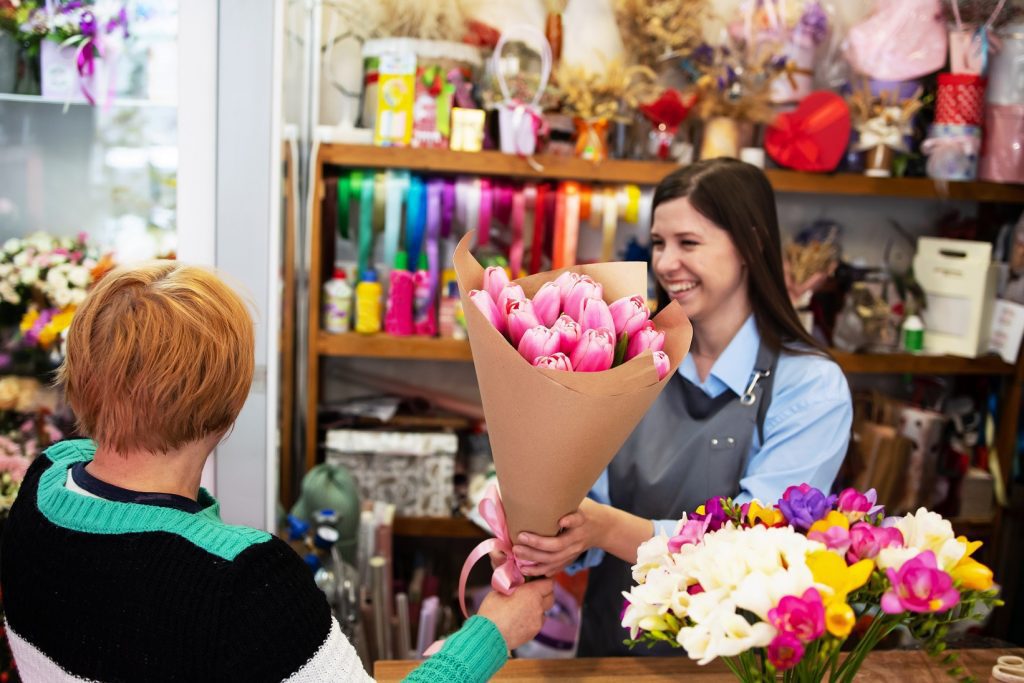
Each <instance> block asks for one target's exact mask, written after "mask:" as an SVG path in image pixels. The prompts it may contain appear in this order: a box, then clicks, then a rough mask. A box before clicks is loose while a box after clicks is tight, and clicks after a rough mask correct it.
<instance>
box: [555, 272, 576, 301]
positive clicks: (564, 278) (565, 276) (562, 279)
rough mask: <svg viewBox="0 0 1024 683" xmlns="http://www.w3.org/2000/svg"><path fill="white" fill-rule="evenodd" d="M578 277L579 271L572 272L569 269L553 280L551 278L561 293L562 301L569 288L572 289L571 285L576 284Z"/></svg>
mask: <svg viewBox="0 0 1024 683" xmlns="http://www.w3.org/2000/svg"><path fill="white" fill-rule="evenodd" d="M579 279H580V274H579V273H574V272H572V271H571V270H567V271H565V272H564V273H562V274H561V275H559V276H558V277H556V278H555V279H554V280H552V282H553V283H555V286H556V287H558V291H559V293H561V295H562V301H565V297H566V295H567V294H568V293H569V290H570V289H572V286H573V285H574V284H576V281H577V280H579Z"/></svg>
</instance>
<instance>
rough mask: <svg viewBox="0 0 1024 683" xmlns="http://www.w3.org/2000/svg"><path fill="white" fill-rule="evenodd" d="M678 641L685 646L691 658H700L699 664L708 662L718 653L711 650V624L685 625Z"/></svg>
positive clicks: (680, 631) (677, 638)
mask: <svg viewBox="0 0 1024 683" xmlns="http://www.w3.org/2000/svg"><path fill="white" fill-rule="evenodd" d="M676 641H677V642H678V643H679V644H680V645H682V646H683V649H685V650H686V654H687V655H689V657H690V659H696V660H699V661H698V662H697V663H698V664H707V663H708V662H710V661H711V660H712V659H714V658H715V657H716V656H717V653H715V652H714V651H713V650H711V628H710V624H697V625H696V626H684V627H683V628H681V629H679V635H677V636H676Z"/></svg>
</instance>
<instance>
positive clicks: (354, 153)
mask: <svg viewBox="0 0 1024 683" xmlns="http://www.w3.org/2000/svg"><path fill="white" fill-rule="evenodd" d="M320 164H321V165H327V166H335V167H345V168H379V169H388V168H395V169H407V170H410V171H421V172H426V173H451V174H464V175H488V176H507V177H514V178H528V179H534V180H580V181H585V182H593V183H636V184H638V185H654V184H657V183H658V182H659V181H660V180H661V179H662V178H664V177H665V176H666V175H668V174H669V173H670V172H672V170H674V169H675V168H677V166H676V165H675V164H670V163H665V162H659V161H617V160H606V161H602V162H599V163H595V162H592V161H586V160H584V159H577V158H575V157H560V156H550V155H543V154H541V155H537V156H535V157H533V158H532V159H530V160H527V159H525V158H523V157H517V156H513V155H511V154H502V153H501V152H453V151H451V150H447V149H410V148H404V147H371V146H368V145H339V144H330V145H323V146H321V147H320ZM767 174H768V179H769V180H771V183H772V186H773V187H774V188H775V190H776V191H777V192H798V193H809V194H831V195H861V196H876V197H903V198H907V199H954V200H963V201H972V202H1007V203H1024V186H1021V185H1001V184H998V183H986V182H962V183H961V182H949V183H943V182H936V181H933V180H931V179H929V178H869V177H867V176H865V175H860V174H853V173H837V174H831V175H825V174H821V173H801V172H799V171H781V170H769V171H767Z"/></svg>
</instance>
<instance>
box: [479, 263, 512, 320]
mask: <svg viewBox="0 0 1024 683" xmlns="http://www.w3.org/2000/svg"><path fill="white" fill-rule="evenodd" d="M508 283H509V280H508V273H506V272H505V269H504V268H499V267H498V266H491V267H490V268H488V269H487V270H485V271H484V285H483V286H484V291H486V292H487V293H488V294H490V295H491V299H493V300H494V303H498V295H500V294H501V290H503V289H505V285H507V284H508ZM501 310H502V311H504V310H505V309H504V308H503V309H501Z"/></svg>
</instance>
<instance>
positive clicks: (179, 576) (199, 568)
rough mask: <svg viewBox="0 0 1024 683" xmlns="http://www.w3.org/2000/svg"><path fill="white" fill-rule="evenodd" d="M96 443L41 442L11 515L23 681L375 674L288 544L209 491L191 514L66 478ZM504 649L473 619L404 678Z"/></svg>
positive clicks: (483, 659)
mask: <svg viewBox="0 0 1024 683" xmlns="http://www.w3.org/2000/svg"><path fill="white" fill-rule="evenodd" d="M94 452H95V445H94V444H93V443H92V442H91V441H65V442H62V443H59V444H56V445H54V446H52V447H51V448H50V449H48V450H47V451H46V453H45V454H44V455H43V456H40V457H39V459H38V460H36V462H34V463H33V464H32V467H31V468H30V469H29V472H28V474H27V475H26V477H25V481H24V482H23V484H22V488H21V491H20V493H19V495H18V499H17V501H16V502H15V504H14V507H13V508H12V509H11V513H10V517H9V518H8V520H7V524H6V528H5V532H4V538H3V547H2V553H0V559H2V566H0V583H2V588H3V598H4V608H5V610H6V613H7V628H8V635H9V638H10V641H11V647H12V650H13V652H14V656H15V660H16V661H17V664H18V669H19V672H20V673H21V675H22V678H23V679H24V680H26V681H29V682H31V681H47V682H51V681H76V680H98V681H281V680H289V681H353V680H355V681H360V680H370V679H369V677H368V676H367V675H366V673H365V671H363V669H362V667H361V666H360V663H359V660H358V658H357V657H356V655H355V651H354V650H353V648H352V646H351V645H350V644H349V643H348V641H347V640H346V639H345V637H344V636H343V635H342V634H341V631H340V629H339V628H338V624H337V622H336V621H335V619H334V618H333V616H332V615H331V612H330V608H329V607H328V605H327V602H326V600H325V599H324V597H323V595H322V594H321V593H320V591H319V590H317V588H316V586H315V585H314V584H313V580H312V578H311V576H310V574H309V570H308V569H307V568H306V566H305V564H304V563H303V562H302V561H301V560H300V559H299V557H298V556H297V555H296V554H295V552H294V551H293V550H292V549H291V548H289V547H288V545H287V544H285V543H284V542H282V541H281V540H280V539H277V538H275V537H273V536H271V535H270V534H267V533H265V532H262V531H257V530H255V529H249V528H246V527H239V526H230V525H227V524H225V523H223V522H222V521H221V520H220V516H219V511H218V504H217V502H216V501H215V500H214V499H213V498H212V497H211V496H210V495H209V493H207V492H206V491H205V490H201V491H200V495H199V503H200V505H201V506H202V510H201V511H200V512H196V513H189V512H185V511H183V510H178V509H173V508H169V507H161V506H158V505H147V504H140V503H124V502H116V501H112V500H106V499H102V498H95V497H91V496H87V495H84V494H82V493H80V492H77V491H74V490H70V489H69V488H67V486H66V482H67V479H68V470H69V468H71V467H72V466H74V465H75V464H76V463H79V462H88V461H90V460H91V459H92V456H93V453H94ZM506 657H507V652H506V648H505V642H504V640H503V639H502V637H501V634H500V633H499V632H498V630H497V628H495V626H494V624H492V623H491V622H490V621H488V620H487V619H484V618H481V617H473V618H472V619H470V620H469V621H468V622H467V623H466V625H465V626H464V627H463V628H462V630H460V631H459V632H458V633H457V634H456V635H455V636H453V637H451V638H449V639H448V640H447V641H446V643H445V646H444V648H443V649H442V650H441V652H439V653H438V654H437V655H435V656H434V657H432V658H431V659H430V660H428V661H427V662H425V663H424V664H423V665H421V666H420V668H418V669H416V670H415V671H414V672H413V673H412V674H411V675H410V677H409V679H408V680H413V681H424V682H425V681H467V682H468V681H482V680H486V679H488V678H489V677H490V676H492V675H493V674H494V672H496V671H497V670H498V669H499V668H500V667H501V666H502V665H503V664H504V662H505V659H506Z"/></svg>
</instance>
